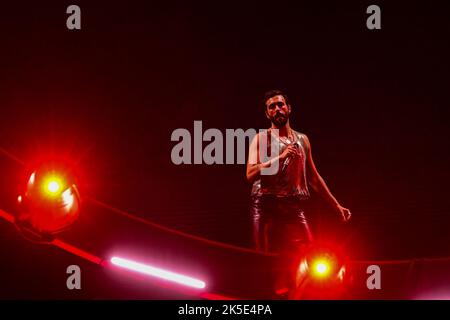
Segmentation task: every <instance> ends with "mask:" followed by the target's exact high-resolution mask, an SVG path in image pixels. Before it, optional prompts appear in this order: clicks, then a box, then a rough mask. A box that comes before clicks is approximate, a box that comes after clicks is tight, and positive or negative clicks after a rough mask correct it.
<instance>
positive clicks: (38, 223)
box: [18, 164, 80, 234]
mask: <svg viewBox="0 0 450 320" xmlns="http://www.w3.org/2000/svg"><path fill="white" fill-rule="evenodd" d="M18 203H19V219H18V221H20V223H21V224H22V225H23V226H24V227H27V228H31V229H33V230H34V231H37V232H38V233H45V234H52V233H56V232H60V231H63V230H64V229H66V228H67V227H69V226H70V225H72V224H73V223H74V222H75V220H77V218H78V216H79V209H80V196H79V193H78V188H77V186H76V185H75V179H74V177H73V176H72V175H71V174H70V171H68V170H65V169H64V168H63V167H60V166H55V165H53V164H42V165H41V166H39V167H38V168H37V169H36V170H35V171H33V173H32V174H31V176H30V177H29V179H28V183H27V184H26V187H25V190H24V191H23V193H22V194H21V195H19V197H18Z"/></svg>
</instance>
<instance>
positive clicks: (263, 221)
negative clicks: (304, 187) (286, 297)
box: [251, 195, 312, 295]
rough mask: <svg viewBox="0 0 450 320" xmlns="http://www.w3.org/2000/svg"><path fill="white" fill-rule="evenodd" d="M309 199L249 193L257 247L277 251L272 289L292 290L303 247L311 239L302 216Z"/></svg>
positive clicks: (262, 249) (267, 250) (276, 290)
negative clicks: (277, 256) (252, 194)
mask: <svg viewBox="0 0 450 320" xmlns="http://www.w3.org/2000/svg"><path fill="white" fill-rule="evenodd" d="M308 206H310V204H309V201H308V200H301V199H299V198H298V197H285V198H277V197H275V196H270V195H263V196H252V199H251V215H252V220H253V239H254V245H255V248H256V250H259V251H263V252H272V253H278V254H280V256H279V260H278V263H277V266H276V268H275V270H274V273H275V283H274V292H276V293H277V294H278V295H280V294H282V293H279V292H282V291H283V290H287V292H288V293H289V294H291V292H293V290H295V285H296V280H295V279H296V272H297V268H298V264H299V261H300V257H301V252H302V250H304V249H305V247H307V246H308V245H309V244H310V243H311V242H312V235H311V231H310V229H309V226H308V223H307V221H306V218H305V212H307V211H308Z"/></svg>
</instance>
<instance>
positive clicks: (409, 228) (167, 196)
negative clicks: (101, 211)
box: [0, 1, 450, 297]
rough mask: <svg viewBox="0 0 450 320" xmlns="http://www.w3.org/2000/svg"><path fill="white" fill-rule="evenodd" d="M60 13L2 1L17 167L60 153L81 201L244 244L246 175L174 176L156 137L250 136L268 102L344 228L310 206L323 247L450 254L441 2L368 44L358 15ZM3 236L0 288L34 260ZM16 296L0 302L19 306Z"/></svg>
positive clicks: (374, 34) (118, 8)
mask: <svg viewBox="0 0 450 320" xmlns="http://www.w3.org/2000/svg"><path fill="white" fill-rule="evenodd" d="M70 4H73V3H69V2H59V3H56V2H55V3H51V2H46V1H43V2H38V3H34V4H24V3H20V2H18V3H15V4H11V3H9V4H2V7H1V9H0V43H1V54H0V58H1V59H0V70H1V71H0V146H1V147H3V148H5V149H7V150H9V151H10V152H11V153H13V154H15V155H16V156H17V157H20V158H22V159H24V160H25V161H27V162H32V161H34V159H36V158H39V156H42V155H49V154H52V153H54V154H59V155H61V154H62V155H64V157H66V158H70V159H72V160H73V161H74V162H76V163H77V165H78V169H79V171H80V172H82V173H83V174H82V176H83V177H82V179H80V180H81V182H82V192H84V193H85V194H88V195H90V196H93V197H95V198H98V199H101V200H104V201H106V202H108V203H111V204H113V205H114V206H117V207H119V208H122V209H124V210H127V211H129V212H131V213H134V214H136V215H140V216H142V217H146V218H149V219H152V220H154V221H156V222H159V223H161V224H164V225H167V226H170V227H173V228H176V229H179V230H183V231H186V232H189V233H193V234H197V235H200V236H204V237H206V238H210V239H215V240H219V241H223V242H228V243H232V244H236V245H239V246H250V242H249V241H250V228H249V220H248V219H249V217H248V201H249V192H250V190H249V185H248V184H247V182H246V179H245V166H244V165H211V166H208V165H205V164H203V165H180V166H176V165H174V164H172V162H171V159H170V154H171V149H172V147H173V146H174V145H175V143H174V142H171V141H170V137H171V133H172V131H173V130H175V129H177V128H187V129H188V130H189V131H191V133H192V134H193V122H194V120H201V121H203V128H204V130H206V129H207V128H219V129H221V130H223V132H224V130H225V129H226V128H232V129H235V128H243V129H248V128H265V127H267V126H268V125H269V124H268V122H267V120H266V119H265V117H264V114H263V111H262V108H261V106H260V105H259V101H260V99H261V96H262V94H263V93H264V91H266V90H268V89H272V88H281V89H284V90H286V91H287V93H288V94H289V96H290V99H291V102H292V106H293V115H292V118H291V124H292V126H293V128H294V129H296V130H298V131H301V132H304V133H306V134H307V135H308V136H309V138H310V141H311V143H312V148H313V156H314V159H315V162H316V165H317V167H318V169H319V172H320V173H321V175H322V176H323V177H324V179H325V181H326V182H327V184H328V186H329V187H330V189H331V190H332V192H333V194H334V195H335V196H336V197H337V199H338V200H339V202H340V203H341V204H342V205H344V206H345V207H348V208H350V209H351V211H352V212H353V215H354V217H353V220H352V221H351V223H349V224H348V225H346V226H342V225H341V224H339V223H338V221H337V219H336V215H334V213H332V212H331V211H330V210H329V208H327V207H326V206H324V205H321V204H320V202H319V201H318V208H319V209H318V212H317V213H316V214H315V219H313V220H314V221H315V226H316V229H317V230H319V231H318V232H319V233H320V235H321V237H324V238H326V237H327V235H329V236H330V237H331V238H333V239H335V241H339V242H342V243H345V244H349V246H350V247H351V249H349V250H351V251H352V252H353V254H354V257H355V258H356V259H366V258H370V259H375V258H377V259H392V258H395V259H402V258H421V257H443V256H448V255H450V247H449V245H448V243H449V240H450V236H449V232H448V231H449V226H450V218H449V215H448V205H449V197H448V191H449V190H448V189H449V188H448V186H447V181H448V179H449V170H448V163H449V151H448V150H449V142H448V137H449V129H448V115H449V111H448V106H449V104H448V89H449V80H448V74H449V71H450V70H449V62H448V56H449V54H450V50H449V41H448V36H449V27H448V14H447V11H446V10H445V8H444V5H443V2H442V3H439V2H433V3H430V2H426V1H421V2H418V3H417V4H412V3H410V2H405V3H397V4H395V5H394V4H391V3H385V2H377V3H376V4H378V5H379V6H380V7H381V11H382V29H381V30H368V29H367V28H366V17H367V16H368V15H367V14H366V13H365V11H366V8H367V6H368V5H370V4H373V3H372V2H365V1H362V2H360V3H356V2H354V3H346V4H344V3H337V2H336V3H323V2H320V3H319V2H312V1H311V2H306V3H304V2H302V3H299V1H295V2H292V3H285V2H278V1H277V2H276V3H275V2H272V3H269V2H260V1H248V2H245V3H237V2H236V3H232V2H229V1H227V2H215V1H214V2H209V3H199V2H192V3H185V4H179V3H167V4H165V5H161V4H156V3H150V2H144V1H142V2H123V3H120V4H119V3H115V2H96V3H95V4H94V3H92V2H88V1H77V2H76V4H78V5H79V6H80V7H81V12H82V13H81V15H82V29H81V30H80V31H69V30H68V29H67V28H66V17H67V14H65V11H66V8H67V6H68V5H70ZM0 164H1V167H0V169H1V171H2V172H1V175H2V178H1V192H2V195H1V197H0V198H1V203H0V204H1V205H2V206H0V208H3V209H9V208H12V202H13V200H14V199H15V197H16V195H17V192H18V186H19V176H20V175H21V174H22V173H23V169H22V168H21V167H20V166H18V165H17V164H15V163H13V162H12V161H11V160H10V159H7V158H5V157H3V156H2V160H1V162H0ZM316 200H317V199H316ZM3 225H4V223H2V229H5V230H6V229H7V228H10V227H9V226H8V227H6V226H3ZM101 230H102V228H101V227H98V232H99V233H101ZM320 230H322V232H320ZM15 237H16V235H15V234H13V233H10V232H6V231H5V232H4V233H3V234H2V238H3V239H1V246H2V247H3V248H2V252H3V254H2V257H1V258H0V259H1V263H2V264H3V267H2V272H3V274H2V275H1V276H2V277H3V278H4V279H6V278H8V277H14V276H13V275H14V274H16V273H17V272H15V271H14V270H15V268H16V269H20V270H22V273H26V270H27V269H26V266H25V265H26V263H24V262H23V260H21V259H22V258H20V257H21V256H22V254H26V252H28V254H29V252H30V251H32V250H33V249H31V248H28V247H27V248H28V249H26V248H24V247H23V246H24V244H23V243H22V242H20V243H16V240H15ZM336 239H337V240H336ZM14 244H15V245H17V247H16V248H17V250H15V249H14V250H13V249H6V247H8V246H13V245H14ZM19 248H21V249H19ZM21 250H23V251H21ZM27 250H28V251H27ZM11 251H13V252H14V254H11ZM44 256H45V254H44ZM6 257H8V259H13V260H12V262H10V263H8V262H7V258H6ZM52 257H55V258H54V259H55V260H57V258H56V256H55V254H53V253H52ZM29 259H31V258H29ZM36 260H37V261H38V260H39V259H33V261H35V263H38V262H36ZM50 261H51V260H50ZM60 261H64V259H63V258H62V257H60ZM46 263H49V262H46ZM61 263H62V262H61ZM41 267H42V266H41ZM42 270H45V268H44V267H42ZM42 274H45V272H44V271H42ZM8 275H9V276H8ZM62 277H63V278H64V277H65V275H63V276H62ZM23 282H24V283H25V281H23ZM19 283H20V282H19ZM16 284H17V283H15V284H13V281H12V280H10V287H9V288H10V289H8V290H12V289H11V288H12V287H17V292H16V296H19V297H20V296H21V293H23V292H24V291H20V288H21V285H20V284H19V285H17V286H16ZM23 285H25V284H23ZM0 288H1V287H0ZM0 291H1V290H0ZM2 295H3V296H5V297H8V296H10V293H7V291H5V290H3V293H2ZM30 295H31V296H33V294H32V293H31V294H30ZM13 296H14V295H13Z"/></svg>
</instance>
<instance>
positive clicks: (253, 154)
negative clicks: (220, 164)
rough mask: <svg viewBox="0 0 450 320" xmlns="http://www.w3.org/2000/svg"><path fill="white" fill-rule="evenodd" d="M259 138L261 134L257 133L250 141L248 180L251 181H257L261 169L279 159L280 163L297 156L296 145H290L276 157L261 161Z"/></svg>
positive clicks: (268, 166) (270, 165)
mask: <svg viewBox="0 0 450 320" xmlns="http://www.w3.org/2000/svg"><path fill="white" fill-rule="evenodd" d="M258 139H259V134H257V135H256V136H255V137H254V138H253V141H252V142H251V143H250V148H249V152H248V161H247V180H248V181H249V182H250V183H253V182H255V180H257V179H259V177H260V176H261V169H265V168H270V167H272V166H273V165H274V162H276V161H278V163H281V162H283V161H284V160H285V159H286V158H287V157H290V156H295V155H296V153H297V150H296V149H295V147H294V146H290V147H288V148H286V149H285V150H284V151H283V153H281V154H280V155H277V156H276V157H274V158H272V159H270V160H268V161H266V162H264V163H261V162H260V159H259V149H258Z"/></svg>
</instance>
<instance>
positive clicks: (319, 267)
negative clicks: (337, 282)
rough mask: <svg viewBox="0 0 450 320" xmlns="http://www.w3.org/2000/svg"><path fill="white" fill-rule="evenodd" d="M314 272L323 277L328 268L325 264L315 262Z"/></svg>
mask: <svg viewBox="0 0 450 320" xmlns="http://www.w3.org/2000/svg"><path fill="white" fill-rule="evenodd" d="M315 270H316V274H318V275H322V276H323V275H326V274H327V271H328V266H327V264H326V263H325V262H317V264H316V267H315Z"/></svg>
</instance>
